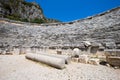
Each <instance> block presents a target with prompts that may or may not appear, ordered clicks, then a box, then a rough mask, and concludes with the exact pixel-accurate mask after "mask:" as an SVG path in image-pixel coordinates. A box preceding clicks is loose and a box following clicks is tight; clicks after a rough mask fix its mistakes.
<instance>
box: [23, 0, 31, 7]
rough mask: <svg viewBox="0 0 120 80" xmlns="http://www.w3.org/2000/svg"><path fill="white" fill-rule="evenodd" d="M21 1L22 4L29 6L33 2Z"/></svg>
mask: <svg viewBox="0 0 120 80" xmlns="http://www.w3.org/2000/svg"><path fill="white" fill-rule="evenodd" d="M22 3H23V4H24V5H27V6H29V7H32V6H33V3H30V2H25V1H23V2H22Z"/></svg>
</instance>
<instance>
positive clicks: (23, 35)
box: [0, 7, 120, 48]
mask: <svg viewBox="0 0 120 80" xmlns="http://www.w3.org/2000/svg"><path fill="white" fill-rule="evenodd" d="M83 41H90V42H95V43H98V44H102V45H103V46H105V44H109V45H110V46H113V47H112V48H114V47H116V48H119V47H118V45H119V44H120V7H118V8H114V9H112V10H110V11H107V12H104V13H102V14H98V15H96V16H92V17H89V18H86V19H82V20H77V21H73V22H69V23H54V24H53V23H50V24H41V25H35V24H28V23H26V24H25V23H24V24H22V23H21V24H20V23H13V22H8V21H3V20H1V21H0V45H1V46H7V45H9V46H10V47H14V46H17V47H20V46H22V47H60V46H61V47H65V46H68V47H72V46H73V47H75V46H79V47H80V46H82V44H83ZM113 44H114V45H113Z"/></svg>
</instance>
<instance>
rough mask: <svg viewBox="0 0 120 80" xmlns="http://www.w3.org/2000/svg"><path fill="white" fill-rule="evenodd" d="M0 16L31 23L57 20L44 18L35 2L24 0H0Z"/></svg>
mask: <svg viewBox="0 0 120 80" xmlns="http://www.w3.org/2000/svg"><path fill="white" fill-rule="evenodd" d="M0 17H3V18H9V19H12V20H17V21H23V22H31V23H48V22H58V20H55V19H48V18H46V17H45V16H44V13H43V10H42V8H41V7H40V5H38V4H37V3H35V2H26V1H25V0H0Z"/></svg>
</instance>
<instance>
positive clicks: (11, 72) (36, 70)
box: [0, 55, 120, 80]
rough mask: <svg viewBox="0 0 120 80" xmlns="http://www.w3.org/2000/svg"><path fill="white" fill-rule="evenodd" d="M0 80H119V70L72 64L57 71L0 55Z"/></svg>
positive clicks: (17, 58)
mask: <svg viewBox="0 0 120 80" xmlns="http://www.w3.org/2000/svg"><path fill="white" fill-rule="evenodd" d="M0 80H120V69H114V68H110V67H106V66H102V65H98V66H96V65H90V64H81V63H73V62H72V63H71V64H69V65H66V68H65V69H62V70H59V69H56V68H53V67H49V66H47V65H45V64H41V63H38V62H34V61H31V60H27V59H26V58H25V55H0Z"/></svg>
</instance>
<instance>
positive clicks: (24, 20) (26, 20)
mask: <svg viewBox="0 0 120 80" xmlns="http://www.w3.org/2000/svg"><path fill="white" fill-rule="evenodd" d="M21 21H22V22H29V21H28V19H27V18H25V19H21Z"/></svg>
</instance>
